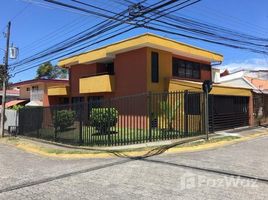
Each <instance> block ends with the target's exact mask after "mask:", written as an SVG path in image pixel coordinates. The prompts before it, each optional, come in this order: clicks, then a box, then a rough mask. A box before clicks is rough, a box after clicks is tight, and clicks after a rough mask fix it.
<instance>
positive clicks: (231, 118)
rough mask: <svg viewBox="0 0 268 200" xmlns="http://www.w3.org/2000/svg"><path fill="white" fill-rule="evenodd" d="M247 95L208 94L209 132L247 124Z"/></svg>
mask: <svg viewBox="0 0 268 200" xmlns="http://www.w3.org/2000/svg"><path fill="white" fill-rule="evenodd" d="M248 105H249V97H241V96H221V95H209V129H210V131H211V132H214V131H219V130H226V129H231V128H237V127H242V126H248V125H249V111H248Z"/></svg>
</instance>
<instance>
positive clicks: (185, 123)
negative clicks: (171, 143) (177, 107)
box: [184, 90, 189, 136]
mask: <svg viewBox="0 0 268 200" xmlns="http://www.w3.org/2000/svg"><path fill="white" fill-rule="evenodd" d="M188 93H189V92H188V90H185V91H184V136H188V135H189V134H188V103H189V102H188V101H189V98H188Z"/></svg>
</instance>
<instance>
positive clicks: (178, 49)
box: [58, 33, 223, 67]
mask: <svg viewBox="0 0 268 200" xmlns="http://www.w3.org/2000/svg"><path fill="white" fill-rule="evenodd" d="M143 47H151V48H156V49H160V50H164V51H168V52H172V53H173V54H176V55H181V56H184V57H189V58H195V59H200V60H204V61H207V62H221V61H222V60H223V56H222V55H220V54H218V53H214V52H212V51H208V50H205V49H201V48H199V47H195V46H191V45H188V44H184V43H181V42H178V41H176V40H171V39H168V38H165V37H161V36H158V35H154V34H151V33H146V34H143V35H139V36H136V37H133V38H128V39H126V40H123V41H120V42H117V43H113V44H110V45H107V46H104V47H101V48H98V49H95V50H92V51H88V52H85V53H82V54H78V55H75V56H72V57H69V58H65V59H62V60H60V62H59V63H58V65H59V66H61V67H69V66H71V65H73V64H82V63H92V62H96V61H100V60H103V59H107V58H114V56H115V55H116V54H118V53H123V52H127V51H131V50H134V49H139V48H143Z"/></svg>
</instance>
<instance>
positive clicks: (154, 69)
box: [151, 52, 159, 83]
mask: <svg viewBox="0 0 268 200" xmlns="http://www.w3.org/2000/svg"><path fill="white" fill-rule="evenodd" d="M151 59H152V60H151V75H152V77H151V78H152V82H153V83H158V81H159V63H158V53H156V52H152V55H151Z"/></svg>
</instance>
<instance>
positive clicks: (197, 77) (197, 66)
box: [193, 63, 200, 79]
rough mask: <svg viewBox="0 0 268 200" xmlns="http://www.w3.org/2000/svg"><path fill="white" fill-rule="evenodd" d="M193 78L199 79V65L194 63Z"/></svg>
mask: <svg viewBox="0 0 268 200" xmlns="http://www.w3.org/2000/svg"><path fill="white" fill-rule="evenodd" d="M193 78H195V79H199V78H200V65H199V64H198V63H194V65H193Z"/></svg>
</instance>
